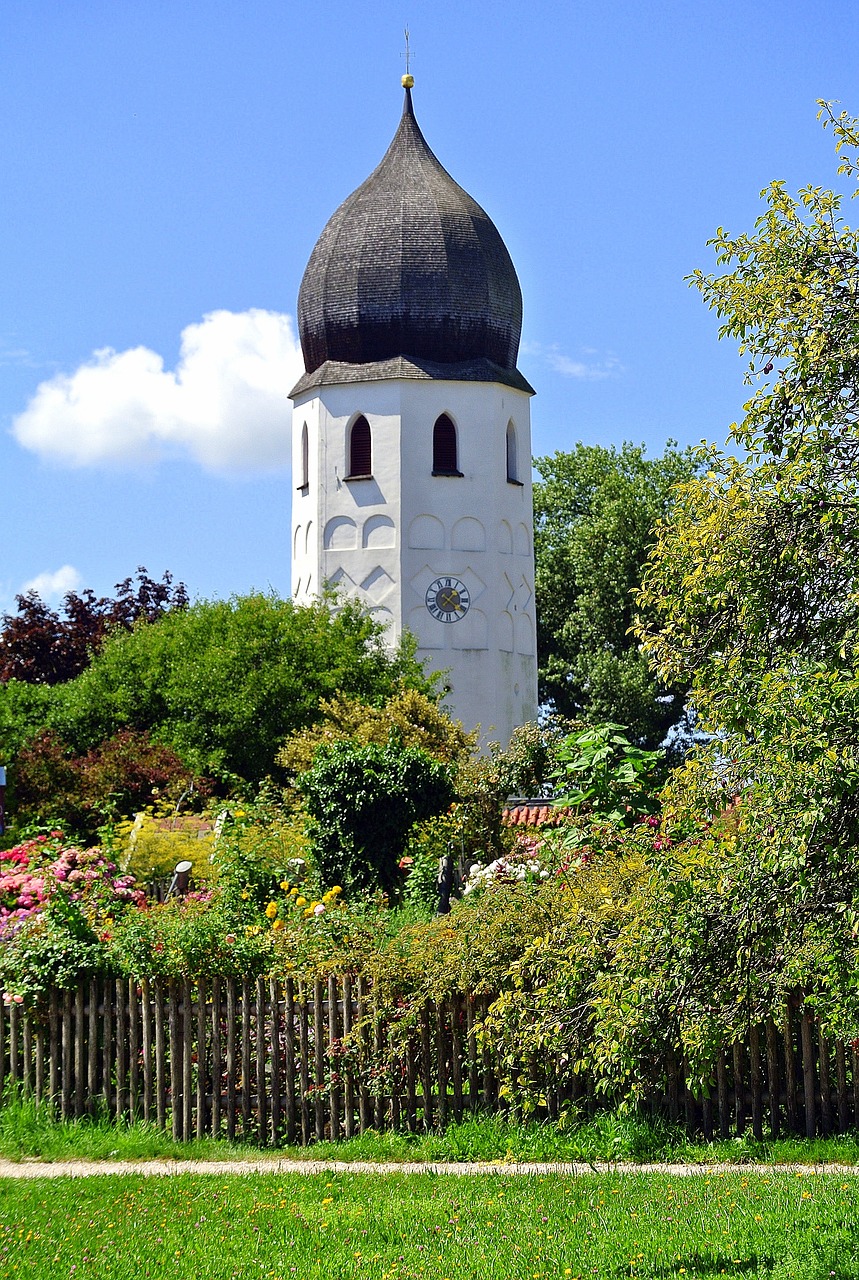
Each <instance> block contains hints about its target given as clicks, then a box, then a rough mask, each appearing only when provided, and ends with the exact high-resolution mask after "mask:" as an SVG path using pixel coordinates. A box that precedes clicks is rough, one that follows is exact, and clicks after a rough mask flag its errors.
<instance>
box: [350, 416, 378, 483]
mask: <svg viewBox="0 0 859 1280" xmlns="http://www.w3.org/2000/svg"><path fill="white" fill-rule="evenodd" d="M372 461H373V459H372V450H371V446H370V424H369V422H368V421H367V419H366V418H365V417H364V416H363V414H362V415H361V417H360V418H356V419H355V421H354V422H353V423H352V430H351V431H350V432H349V475H350V476H351V477H353V478H355V477H358V476H371V475H372V474H373V467H372Z"/></svg>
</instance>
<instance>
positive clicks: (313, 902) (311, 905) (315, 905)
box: [310, 898, 319, 911]
mask: <svg viewBox="0 0 859 1280" xmlns="http://www.w3.org/2000/svg"><path fill="white" fill-rule="evenodd" d="M318 906H319V902H318V900H317V899H316V898H314V899H313V901H312V902H311V904H310V910H311V911H312V910H313V908H314V907H318Z"/></svg>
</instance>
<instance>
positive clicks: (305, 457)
mask: <svg viewBox="0 0 859 1280" xmlns="http://www.w3.org/2000/svg"><path fill="white" fill-rule="evenodd" d="M309 484H310V444H309V441H308V436H307V423H306V422H305V424H304V426H303V427H302V428H301V476H300V481H299V485H298V487H299V489H306V488H307V487H308V485H309Z"/></svg>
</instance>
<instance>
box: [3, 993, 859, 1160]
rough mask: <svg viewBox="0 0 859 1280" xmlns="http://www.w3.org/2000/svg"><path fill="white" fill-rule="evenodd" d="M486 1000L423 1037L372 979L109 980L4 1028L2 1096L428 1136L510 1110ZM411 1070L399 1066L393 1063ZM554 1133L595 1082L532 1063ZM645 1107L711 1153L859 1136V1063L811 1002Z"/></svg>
mask: <svg viewBox="0 0 859 1280" xmlns="http://www.w3.org/2000/svg"><path fill="white" fill-rule="evenodd" d="M488 1007H489V999H488V998H487V997H485V996H479V997H478V996H456V997H453V998H452V999H450V1000H448V1001H446V1002H445V1003H443V1004H438V1005H433V1004H429V1003H428V1004H427V1005H426V1006H425V1007H424V1008H423V1009H422V1010H421V1011H420V1012H419V1015H418V1016H417V1017H416V1018H415V1019H413V1020H410V1021H409V1022H408V1024H407V1023H406V1022H404V1021H400V1022H397V1021H396V1020H395V1021H391V1020H390V1019H389V1020H387V1021H386V1020H385V1019H384V1018H383V1017H381V1016H380V1014H379V1012H378V1010H377V1008H376V1006H375V1003H374V999H373V992H372V989H371V988H370V986H369V984H368V983H367V981H366V979H364V978H363V977H352V976H350V975H345V976H336V977H335V976H330V977H329V978H328V979H327V980H323V979H320V980H317V981H315V982H312V983H303V982H300V981H297V980H294V979H291V978H287V979H286V980H285V981H278V980H275V979H268V978H266V979H263V978H258V979H256V980H244V981H242V980H236V979H230V978H217V977H214V978H212V979H211V980H208V981H206V980H202V979H201V980H199V981H195V982H192V981H189V980H187V979H186V980H184V981H178V980H177V981H161V980H153V981H150V982H146V981H144V982H141V983H137V982H134V981H129V980H126V979H116V980H114V979H96V978H93V979H91V980H89V981H87V982H85V983H83V984H81V985H80V986H79V987H77V988H76V989H75V990H62V991H61V990H54V991H52V992H51V994H50V998H49V1001H48V1006H47V1009H46V1011H45V1012H44V1013H41V1014H40V1013H36V1012H28V1011H25V1010H24V1009H23V1008H22V1007H21V1006H19V1005H18V1004H16V1003H14V1002H12V1003H10V1004H6V1003H5V1002H4V1004H3V1006H2V1013H0V1093H2V1091H3V1087H4V1086H5V1085H6V1084H9V1085H11V1086H12V1088H11V1090H9V1091H7V1092H6V1093H5V1094H4V1096H6V1097H8V1096H9V1095H10V1093H13V1094H14V1093H23V1094H24V1095H27V1096H31V1097H35V1099H36V1100H37V1101H39V1102H41V1103H45V1104H46V1105H49V1106H51V1107H53V1108H54V1109H55V1111H56V1113H57V1114H58V1115H59V1116H61V1117H63V1118H67V1119H68V1118H72V1117H78V1116H84V1115H94V1114H104V1113H108V1114H113V1115H115V1116H116V1117H117V1118H118V1119H122V1118H124V1119H129V1120H130V1119H135V1118H140V1119H144V1120H147V1121H150V1122H152V1123H155V1124H157V1125H158V1126H159V1127H160V1128H168V1127H169V1128H170V1129H171V1130H172V1133H173V1136H174V1138H176V1139H177V1140H185V1141H187V1140H189V1139H191V1138H193V1137H204V1136H206V1135H211V1136H216V1137H227V1138H236V1137H241V1138H244V1139H250V1140H252V1141H254V1142H256V1143H259V1144H271V1145H274V1146H278V1145H281V1144H283V1143H288V1144H293V1143H300V1144H308V1143H311V1142H313V1141H317V1140H321V1139H324V1138H332V1139H335V1140H336V1139H338V1138H341V1137H347V1138H348V1137H352V1136H353V1135H354V1134H356V1133H360V1132H364V1130H366V1129H368V1128H373V1129H376V1130H382V1129H403V1130H409V1131H412V1132H415V1131H418V1130H428V1129H434V1128H440V1127H443V1126H444V1125H445V1124H446V1123H447V1122H448V1120H450V1119H456V1120H461V1119H462V1118H463V1116H464V1115H466V1114H467V1113H470V1112H477V1111H480V1112H483V1113H492V1112H496V1111H499V1110H501V1111H505V1110H509V1107H510V1104H509V1102H507V1101H505V1099H504V1093H505V1091H504V1090H503V1089H501V1088H500V1081H499V1077H498V1073H497V1065H496V1063H495V1062H494V1060H493V1054H492V1053H491V1051H490V1050H489V1048H487V1047H486V1045H485V1044H482V1043H481V1041H480V1037H479V1035H478V1033H477V1028H478V1027H479V1024H480V1022H481V1020H482V1019H483V1017H484V1016H485V1014H486V1011H487V1009H488ZM394 1046H395V1047H396V1051H395V1052H391V1049H392V1047H394ZM528 1071H529V1076H530V1080H531V1083H532V1084H535V1083H536V1085H537V1086H538V1092H542V1094H543V1096H544V1100H545V1106H544V1108H542V1112H543V1114H545V1115H548V1116H549V1117H550V1118H551V1117H555V1116H557V1115H558V1114H560V1112H561V1110H562V1109H563V1108H564V1107H565V1106H567V1105H568V1104H570V1103H574V1104H576V1105H578V1106H580V1107H582V1108H583V1109H585V1110H587V1111H588V1112H589V1113H590V1114H594V1113H595V1112H596V1110H597V1107H598V1106H599V1105H605V1104H606V1103H611V1101H612V1100H611V1099H610V1098H609V1099H598V1098H597V1095H596V1092H595V1089H594V1085H593V1081H592V1080H591V1079H589V1078H587V1077H585V1076H583V1075H580V1074H576V1073H574V1072H566V1073H565V1072H563V1071H561V1070H559V1068H558V1065H557V1064H556V1063H553V1062H552V1061H551V1060H550V1061H547V1062H545V1063H541V1062H540V1061H539V1060H538V1061H533V1060H530V1061H529V1063H528ZM646 1094H647V1102H646V1105H648V1106H649V1107H650V1110H651V1111H652V1113H654V1114H662V1115H665V1116H666V1117H667V1118H669V1119H671V1120H673V1121H683V1122H685V1124H686V1126H687V1128H688V1129H689V1131H690V1132H703V1133H704V1134H705V1135H707V1136H711V1135H717V1134H718V1135H721V1136H723V1137H729V1136H730V1135H731V1134H742V1133H743V1132H744V1131H745V1130H746V1129H747V1128H750V1129H751V1130H752V1132H753V1133H754V1134H755V1136H757V1137H758V1138H761V1137H763V1136H764V1135H765V1133H768V1134H771V1135H772V1136H777V1135H778V1134H779V1133H784V1132H795V1133H805V1134H806V1135H807V1136H809V1137H813V1136H815V1135H816V1134H829V1133H834V1132H846V1131H847V1130H850V1129H856V1130H859V1052H857V1047H855V1046H853V1045H845V1044H841V1043H831V1042H830V1040H829V1039H828V1038H827V1037H826V1036H825V1035H823V1034H821V1033H820V1030H819V1028H818V1026H817V1025H816V1023H815V1020H814V1016H813V1013H812V1011H811V1010H810V1009H809V1008H808V1007H806V1006H804V1005H803V1004H802V1003H801V1002H798V1003H795V1004H794V1005H792V1006H789V1007H788V1008H787V1009H785V1011H784V1016H783V1019H782V1021H781V1023H780V1025H778V1026H777V1025H776V1023H775V1022H774V1021H773V1020H772V1019H770V1020H769V1021H767V1022H766V1023H765V1024H763V1025H762V1026H759V1027H752V1028H751V1029H750V1031H749V1034H748V1036H747V1037H746V1038H745V1039H744V1040H742V1041H738V1042H737V1043H735V1044H734V1045H732V1046H730V1047H729V1048H728V1049H726V1050H725V1051H723V1052H721V1053H719V1054H718V1055H717V1057H716V1060H715V1062H714V1063H713V1069H712V1078H711V1087H710V1088H708V1089H707V1090H706V1091H705V1093H704V1095H703V1096H700V1090H699V1096H695V1094H694V1093H693V1091H692V1090H691V1089H690V1088H689V1087H688V1086H687V1083H686V1080H685V1075H684V1071H683V1064H682V1062H680V1061H677V1060H670V1059H669V1060H667V1061H662V1062H659V1063H657V1064H655V1065H654V1068H653V1071H652V1075H651V1080H650V1083H649V1087H648V1089H647V1090H646Z"/></svg>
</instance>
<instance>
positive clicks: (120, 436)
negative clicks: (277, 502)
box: [12, 309, 303, 471]
mask: <svg viewBox="0 0 859 1280" xmlns="http://www.w3.org/2000/svg"><path fill="white" fill-rule="evenodd" d="M302 368H303V366H302V363H301V352H300V348H299V345H298V342H297V340H296V337H295V332H294V329H293V325H292V319H291V317H289V316H287V315H281V314H279V313H278V312H275V311H262V310H258V309H253V310H250V311H243V312H238V313H236V312H232V311H212V312H210V313H209V314H208V315H206V316H204V317H203V319H202V320H201V321H200V323H199V324H189V325H188V326H187V328H185V329H183V330H182V336H181V348H180V355H179V360H178V363H177V365H176V368H175V369H173V370H170V369H165V368H164V360H163V358H162V357H161V356H160V355H158V354H157V352H155V351H151V350H150V349H149V348H148V347H132V348H131V349H129V350H127V351H114V350H113V349H112V348H111V347H104V348H103V349H102V350H100V351H96V352H94V353H93V356H92V359H91V360H89V361H87V362H86V364H82V365H81V366H80V367H79V368H78V369H76V370H75V371H74V373H71V374H65V373H60V374H57V375H56V376H55V377H53V378H51V379H49V380H48V381H47V382H43V383H41V384H40V386H39V387H37V389H36V392H35V394H34V396H33V398H32V399H31V400H30V403H29V404H28V405H27V408H26V409H25V410H24V412H23V413H21V414H19V416H18V417H17V418H16V419H15V421H14V423H13V424H12V433H13V435H14V436H15V439H16V440H17V441H18V443H19V444H21V445H23V447H24V448H25V449H30V450H32V451H33V452H34V453H37V454H39V455H40V456H41V457H43V458H46V459H48V460H50V461H54V462H59V463H63V464H65V465H67V466H72V467H87V466H98V465H101V464H113V465H120V466H128V465H135V464H139V463H152V462H156V461H158V460H159V459H161V458H163V457H165V456H175V455H176V454H177V453H185V454H189V455H190V456H191V457H192V458H193V459H194V460H195V461H197V462H199V463H201V464H202V465H203V466H204V467H206V468H207V469H209V470H213V471H232V470H251V469H256V468H268V467H278V466H283V465H284V464H286V463H288V462H289V456H290V449H289V424H290V412H291V406H290V402H289V399H288V393H289V391H290V389H291V387H292V386H293V384H294V383H295V381H296V380H297V378H298V377H299V375H300V374H301V372H302Z"/></svg>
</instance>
